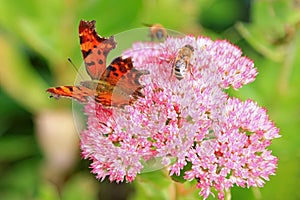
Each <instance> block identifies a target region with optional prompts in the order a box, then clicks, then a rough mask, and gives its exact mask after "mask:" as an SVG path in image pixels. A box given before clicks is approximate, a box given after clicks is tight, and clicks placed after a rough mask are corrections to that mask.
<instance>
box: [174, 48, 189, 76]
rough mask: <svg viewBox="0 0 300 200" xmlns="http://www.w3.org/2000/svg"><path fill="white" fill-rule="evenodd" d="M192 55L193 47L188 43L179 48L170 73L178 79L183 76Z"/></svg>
mask: <svg viewBox="0 0 300 200" xmlns="http://www.w3.org/2000/svg"><path fill="white" fill-rule="evenodd" d="M193 55H194V47H192V46H191V45H189V44H186V45H184V46H183V47H182V48H181V49H179V51H178V53H177V56H176V58H175V61H174V63H173V67H172V73H174V75H175V77H176V78H177V79H178V80H181V79H183V78H184V76H185V74H186V71H187V70H188V69H189V65H190V62H191V59H192V57H193Z"/></svg>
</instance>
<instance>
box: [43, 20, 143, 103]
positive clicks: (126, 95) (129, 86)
mask: <svg viewBox="0 0 300 200" xmlns="http://www.w3.org/2000/svg"><path fill="white" fill-rule="evenodd" d="M79 38H80V47H81V52H82V55H83V58H84V62H85V67H86V71H87V73H88V74H89V76H90V77H91V79H92V80H87V81H82V82H81V83H80V85H77V86H59V87H52V88H49V89H48V90H47V92H49V93H50V94H51V96H53V97H56V98H59V97H69V98H72V99H75V100H77V101H79V102H82V103H86V102H87V101H88V100H89V99H90V98H94V99H95V101H96V102H98V103H100V104H102V105H104V106H115V107H123V106H125V105H128V104H131V103H133V102H134V101H135V100H136V99H137V98H139V97H143V93H142V92H141V90H142V88H143V85H141V84H140V82H139V78H140V77H141V76H142V75H146V74H149V72H148V71H147V70H137V69H135V68H134V67H133V63H132V60H131V58H122V57H117V58H115V59H114V60H113V61H112V62H111V64H110V65H109V66H108V67H106V57H107V55H108V53H109V52H110V51H111V50H112V49H114V48H115V47H116V42H115V40H114V37H113V36H111V37H109V38H104V37H101V36H99V35H98V34H97V32H96V31H95V21H90V22H89V21H83V20H82V21H80V25H79Z"/></svg>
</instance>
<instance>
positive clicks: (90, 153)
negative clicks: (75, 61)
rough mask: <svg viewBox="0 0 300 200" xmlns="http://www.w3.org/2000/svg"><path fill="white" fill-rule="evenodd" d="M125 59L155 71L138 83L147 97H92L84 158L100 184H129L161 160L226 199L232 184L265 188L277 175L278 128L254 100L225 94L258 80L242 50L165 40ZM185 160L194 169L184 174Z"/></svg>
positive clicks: (203, 191) (205, 41)
mask: <svg viewBox="0 0 300 200" xmlns="http://www.w3.org/2000/svg"><path fill="white" fill-rule="evenodd" d="M187 44H188V45H191V46H192V47H193V48H194V53H193V55H192V56H191V58H190V59H189V60H188V61H189V67H188V70H187V73H186V74H185V76H184V78H183V79H182V80H178V79H177V78H176V77H175V75H174V71H173V70H174V69H173V65H174V62H175V59H176V56H177V54H178V52H179V50H180V49H181V48H182V47H183V46H185V45H187ZM123 57H132V59H133V61H134V65H135V67H136V68H137V69H146V70H148V71H149V72H150V74H149V75H144V76H142V77H141V78H140V81H141V82H142V83H143V85H144V86H145V87H144V88H143V94H144V96H145V97H144V98H139V99H137V100H136V101H135V102H134V103H133V104H131V105H128V106H125V107H124V108H123V109H119V108H113V107H112V108H107V107H104V106H102V105H99V104H97V103H95V102H94V101H93V100H91V101H90V102H89V103H88V104H87V105H86V106H85V113H86V115H87V116H88V121H87V128H86V130H84V131H83V133H82V139H81V148H82V154H83V157H84V158H86V159H91V160H92V164H91V167H92V172H93V173H95V174H96V176H97V178H98V179H101V180H103V179H104V178H105V177H106V176H108V178H109V180H110V181H116V182H120V181H121V182H122V181H125V180H126V181H127V182H131V181H133V180H134V179H135V177H136V175H137V174H139V173H141V171H142V170H143V167H144V166H143V164H142V163H143V161H147V160H150V159H153V158H161V164H162V165H163V166H168V169H169V171H170V175H181V176H183V177H184V179H186V180H193V179H195V180H197V185H196V187H198V188H200V193H199V194H200V195H201V196H203V197H204V198H207V197H208V196H209V195H210V194H212V192H211V188H215V189H216V190H217V191H218V198H219V199H224V192H225V191H227V190H228V189H229V188H230V187H233V185H234V184H235V185H237V186H241V187H250V186H254V187H262V186H263V185H264V183H265V181H266V180H269V176H270V175H274V174H275V169H276V166H277V158H276V157H275V156H273V155H272V154H271V151H270V150H268V149H267V148H268V146H269V145H270V143H271V141H272V139H274V138H277V137H279V130H278V128H276V127H275V125H274V123H273V122H271V121H270V119H269V117H268V115H267V113H266V110H265V109H264V108H261V107H259V106H258V105H257V103H255V102H254V101H252V100H246V101H241V100H240V99H238V98H234V97H229V96H228V95H227V94H226V93H225V92H224V90H225V89H228V88H229V87H232V88H234V89H239V88H241V87H242V86H243V85H245V84H247V83H250V82H252V81H254V79H255V77H256V75H257V71H256V68H254V64H253V61H252V60H250V59H248V58H247V57H244V56H242V52H241V50H240V49H239V48H237V47H235V46H233V45H232V44H230V43H228V42H227V41H222V40H219V41H212V40H210V39H209V38H204V37H198V38H195V37H193V36H186V37H183V38H172V37H169V38H167V39H166V41H165V42H164V43H142V42H140V43H135V44H134V45H133V47H132V48H131V49H128V50H127V51H125V52H124V53H123ZM188 163H190V164H191V168H190V169H188V170H183V168H184V167H185V166H186V165H187V164H188Z"/></svg>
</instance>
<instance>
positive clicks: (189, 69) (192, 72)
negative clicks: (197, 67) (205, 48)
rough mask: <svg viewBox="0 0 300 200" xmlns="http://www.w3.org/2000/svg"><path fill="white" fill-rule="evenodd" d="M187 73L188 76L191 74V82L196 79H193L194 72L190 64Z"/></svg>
mask: <svg viewBox="0 0 300 200" xmlns="http://www.w3.org/2000/svg"><path fill="white" fill-rule="evenodd" d="M188 71H189V72H190V74H191V78H192V79H193V80H196V78H195V76H194V70H193V68H192V65H191V64H189V67H188Z"/></svg>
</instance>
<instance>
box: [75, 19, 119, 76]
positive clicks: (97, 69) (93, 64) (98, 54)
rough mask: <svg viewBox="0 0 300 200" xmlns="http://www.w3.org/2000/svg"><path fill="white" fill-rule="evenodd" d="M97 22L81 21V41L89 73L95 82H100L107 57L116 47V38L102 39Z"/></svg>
mask: <svg viewBox="0 0 300 200" xmlns="http://www.w3.org/2000/svg"><path fill="white" fill-rule="evenodd" d="M95 23H96V22H95V21H90V22H88V21H84V20H81V21H80V24H79V39H80V47H81V52H82V56H83V59H84V63H85V67H86V70H87V73H88V74H89V76H90V77H91V78H92V79H93V80H99V79H100V77H101V75H102V74H103V72H104V70H105V68H106V57H107V55H108V53H109V52H110V51H111V50H112V49H114V48H115V47H116V44H117V43H116V42H115V40H114V37H113V36H111V37H109V38H104V37H100V36H99V35H98V34H97V32H96V30H95Z"/></svg>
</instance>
